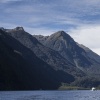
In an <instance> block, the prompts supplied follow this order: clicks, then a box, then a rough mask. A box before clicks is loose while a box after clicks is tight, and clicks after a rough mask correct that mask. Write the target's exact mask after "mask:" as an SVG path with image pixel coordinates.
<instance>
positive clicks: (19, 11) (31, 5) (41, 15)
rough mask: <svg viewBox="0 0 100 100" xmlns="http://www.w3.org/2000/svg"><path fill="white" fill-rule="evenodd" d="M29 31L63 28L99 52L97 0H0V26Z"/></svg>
mask: <svg viewBox="0 0 100 100" xmlns="http://www.w3.org/2000/svg"><path fill="white" fill-rule="evenodd" d="M16 26H22V27H24V29H25V30H26V31H27V32H29V33H31V34H42V35H50V34H52V33H54V32H56V31H59V30H64V31H66V32H67V33H68V34H70V35H71V36H72V37H73V38H74V40H75V41H76V42H78V43H80V44H83V45H85V46H87V47H89V48H90V49H92V50H93V51H95V52H96V53H98V54H99V55H100V0H0V27H4V28H15V27H16Z"/></svg>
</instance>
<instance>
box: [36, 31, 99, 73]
mask: <svg viewBox="0 0 100 100" xmlns="http://www.w3.org/2000/svg"><path fill="white" fill-rule="evenodd" d="M35 37H36V38H37V37H38V36H35ZM44 38H45V37H43V39H44ZM37 39H38V40H39V41H40V42H41V40H40V39H39V38H37ZM41 43H42V44H43V45H45V46H46V47H49V48H51V49H53V50H55V51H58V52H59V54H60V55H62V56H63V57H64V58H65V59H66V60H68V61H70V62H71V63H73V65H74V66H76V67H77V68H78V69H80V70H82V71H83V72H85V73H88V74H95V72H96V73H98V74H99V75H100V72H99V71H100V70H99V64H100V56H99V55H97V54H95V53H94V52H93V51H91V50H90V49H86V47H85V46H84V47H83V46H80V45H79V44H78V43H76V42H75V41H74V39H72V38H71V37H70V35H68V34H67V33H66V32H64V31H58V32H56V33H54V34H52V35H50V36H49V37H48V38H46V40H45V41H43V42H41ZM95 67H96V68H97V69H96V68H95Z"/></svg>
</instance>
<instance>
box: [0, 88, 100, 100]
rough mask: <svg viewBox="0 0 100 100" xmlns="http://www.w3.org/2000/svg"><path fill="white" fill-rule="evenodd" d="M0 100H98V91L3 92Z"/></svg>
mask: <svg viewBox="0 0 100 100" xmlns="http://www.w3.org/2000/svg"><path fill="white" fill-rule="evenodd" d="M0 100H100V91H90V90H74V91H7V92H5V91H3V92H0Z"/></svg>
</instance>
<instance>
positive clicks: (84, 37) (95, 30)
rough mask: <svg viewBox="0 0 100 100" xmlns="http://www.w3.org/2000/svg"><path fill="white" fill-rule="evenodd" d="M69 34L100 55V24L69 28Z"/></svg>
mask: <svg viewBox="0 0 100 100" xmlns="http://www.w3.org/2000/svg"><path fill="white" fill-rule="evenodd" d="M69 33H70V35H71V36H72V37H73V38H74V40H75V41H77V42H78V43H80V44H83V45H85V46H87V47H89V48H90V49H92V50H93V51H94V52H96V53H98V54H99V55H100V25H86V26H82V27H78V28H77V29H74V30H71V31H70V32H69Z"/></svg>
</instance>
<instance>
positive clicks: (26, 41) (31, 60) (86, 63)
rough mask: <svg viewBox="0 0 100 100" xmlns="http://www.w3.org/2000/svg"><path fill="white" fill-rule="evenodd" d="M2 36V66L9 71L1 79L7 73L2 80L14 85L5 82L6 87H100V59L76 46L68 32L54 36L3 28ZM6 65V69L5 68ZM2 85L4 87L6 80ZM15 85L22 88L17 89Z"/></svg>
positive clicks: (19, 28)
mask: <svg viewBox="0 0 100 100" xmlns="http://www.w3.org/2000/svg"><path fill="white" fill-rule="evenodd" d="M0 34H1V35H0V37H1V40H2V41H1V42H2V43H1V48H0V50H1V52H0V54H1V55H2V54H3V55H4V56H1V59H2V58H3V59H2V60H3V61H2V60H1V62H0V65H2V66H0V67H1V69H2V70H4V72H5V73H4V74H3V73H2V70H1V72H0V73H1V76H2V75H4V76H5V74H6V73H7V74H6V77H4V76H3V78H2V77H1V79H2V80H3V79H4V80H6V79H9V80H11V82H10V83H9V81H8V80H7V81H6V82H5V84H6V85H7V84H8V83H9V86H7V87H11V89H16V88H17V89H19V88H20V87H22V88H21V89H57V88H58V87H59V86H60V85H61V83H67V84H70V85H74V86H82V87H91V86H92V85H94V86H99V83H100V79H99V76H100V67H99V66H100V56H99V55H97V54H95V53H94V52H93V51H92V50H90V49H89V48H87V47H85V46H83V45H80V44H78V43H76V42H75V41H74V39H73V38H71V36H70V35H68V34H67V33H66V32H64V31H58V32H56V33H54V34H52V35H50V36H42V35H31V34H29V33H28V32H26V31H25V30H24V28H23V27H16V28H14V29H4V28H1V29H0ZM3 46H4V47H3ZM2 48H4V49H3V50H2ZM9 48H11V49H9ZM11 50H12V51H11ZM4 51H5V52H4ZM11 52H12V53H11ZM6 55H7V56H6ZM14 55H16V56H14ZM5 59H6V60H5ZM5 61H8V64H5V63H4V62H5ZM2 62H3V64H2ZM24 62H25V63H24ZM4 64H5V65H4ZM3 66H6V67H5V68H4V69H3ZM9 66H10V67H9ZM6 68H8V70H6ZM20 69H21V71H20ZM5 70H6V71H5ZM10 70H12V71H11V75H10V76H9V75H8V73H10ZM24 76H25V77H24ZM14 79H15V80H14ZM16 81H17V82H16ZM1 83H2V84H4V82H3V81H1ZM11 83H12V84H15V83H16V84H18V85H15V86H14V88H13V87H12V86H13V85H11ZM92 83H93V84H92ZM21 84H22V86H21ZM3 86H5V85H3ZM17 86H19V87H17Z"/></svg>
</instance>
